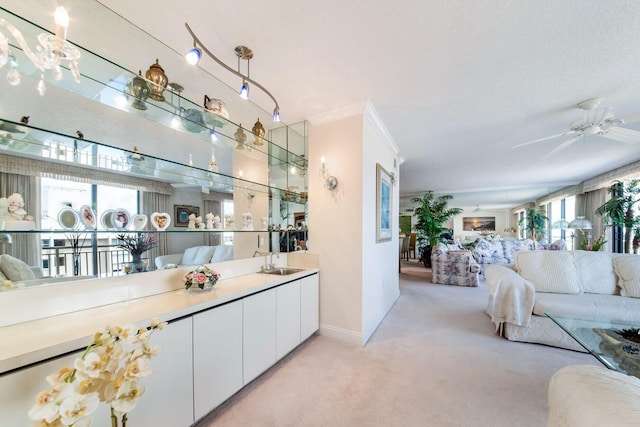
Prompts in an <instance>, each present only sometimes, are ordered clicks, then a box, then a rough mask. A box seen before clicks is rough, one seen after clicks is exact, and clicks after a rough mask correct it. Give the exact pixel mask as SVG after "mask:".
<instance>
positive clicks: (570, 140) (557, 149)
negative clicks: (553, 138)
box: [542, 136, 580, 159]
mask: <svg viewBox="0 0 640 427" xmlns="http://www.w3.org/2000/svg"><path fill="white" fill-rule="evenodd" d="M579 139H580V136H576V137H574V138H571V139H567V140H566V141H565V142H563V143H562V144H560V145H558V146H557V147H556V148H554V149H553V150H551V151H549V152H548V153H547V154H545V155H544V156H543V157H542V158H543V159H546V158H548V157H551V156H552V155H553V154H555V153H557V152H558V151H561V150H564V149H565V148H567V147H568V146H570V145H571V144H573V143H574V142H576V141H577V140H579Z"/></svg>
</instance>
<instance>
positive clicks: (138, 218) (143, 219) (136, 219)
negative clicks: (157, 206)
mask: <svg viewBox="0 0 640 427" xmlns="http://www.w3.org/2000/svg"><path fill="white" fill-rule="evenodd" d="M148 221H149V219H148V218H147V216H146V215H145V214H135V215H134V216H133V228H134V229H135V230H144V228H145V227H146V226H147V222H148Z"/></svg>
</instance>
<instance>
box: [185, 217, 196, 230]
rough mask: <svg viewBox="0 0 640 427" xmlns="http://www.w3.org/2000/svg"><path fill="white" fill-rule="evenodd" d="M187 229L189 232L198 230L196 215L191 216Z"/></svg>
mask: <svg viewBox="0 0 640 427" xmlns="http://www.w3.org/2000/svg"><path fill="white" fill-rule="evenodd" d="M187 228H188V229H189V230H195V229H196V214H191V215H189V224H188V225H187Z"/></svg>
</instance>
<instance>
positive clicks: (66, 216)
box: [58, 208, 80, 230]
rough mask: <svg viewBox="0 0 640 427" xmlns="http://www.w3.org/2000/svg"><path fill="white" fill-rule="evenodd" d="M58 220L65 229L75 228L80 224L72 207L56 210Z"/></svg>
mask: <svg viewBox="0 0 640 427" xmlns="http://www.w3.org/2000/svg"><path fill="white" fill-rule="evenodd" d="M58 222H59V223H60V226H62V228H64V229H65V230H75V229H76V228H78V225H80V217H79V216H78V212H76V211H74V210H73V209H71V208H64V209H62V210H61V211H60V212H58Z"/></svg>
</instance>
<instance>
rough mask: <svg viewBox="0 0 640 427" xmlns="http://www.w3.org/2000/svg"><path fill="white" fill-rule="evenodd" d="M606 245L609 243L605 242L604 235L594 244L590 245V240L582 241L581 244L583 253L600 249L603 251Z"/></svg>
mask: <svg viewBox="0 0 640 427" xmlns="http://www.w3.org/2000/svg"><path fill="white" fill-rule="evenodd" d="M605 243H607V241H606V240H604V234H603V235H601V236H600V237H598V238H597V239H596V240H594V241H593V242H592V243H589V239H585V240H582V241H581V242H580V249H582V250H583V251H599V250H600V249H602V247H603V246H604V244H605Z"/></svg>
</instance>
